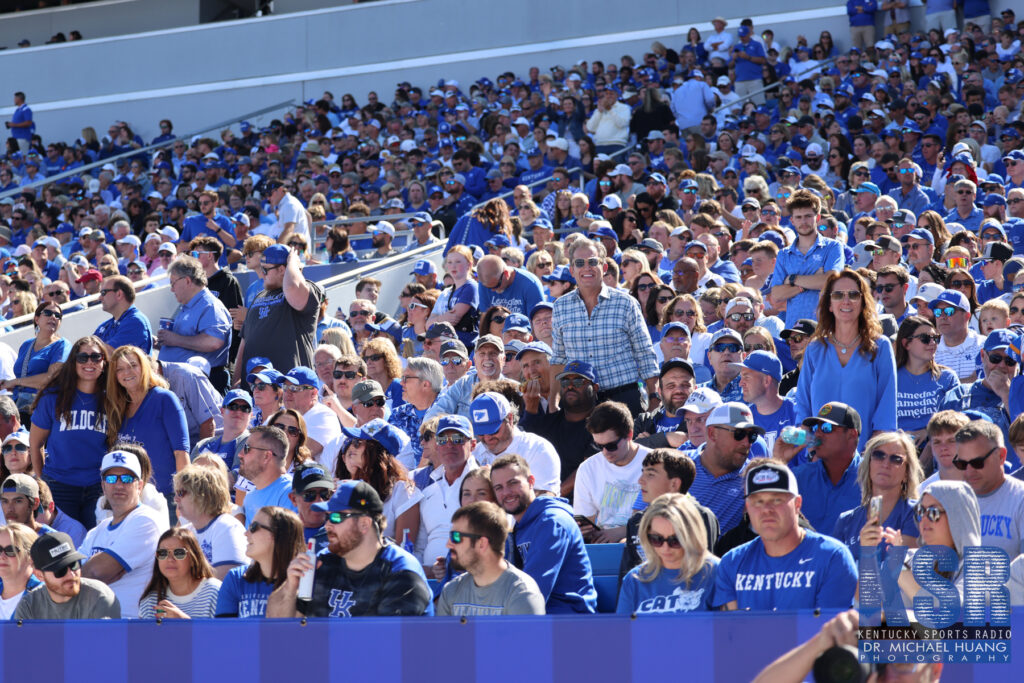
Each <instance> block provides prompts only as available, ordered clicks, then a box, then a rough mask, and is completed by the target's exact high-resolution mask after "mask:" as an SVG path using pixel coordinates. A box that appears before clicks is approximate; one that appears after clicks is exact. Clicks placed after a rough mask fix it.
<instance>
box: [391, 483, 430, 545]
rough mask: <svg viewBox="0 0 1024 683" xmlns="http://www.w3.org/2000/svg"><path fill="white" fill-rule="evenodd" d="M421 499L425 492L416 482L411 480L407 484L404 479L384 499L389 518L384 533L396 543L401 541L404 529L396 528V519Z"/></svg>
mask: <svg viewBox="0 0 1024 683" xmlns="http://www.w3.org/2000/svg"><path fill="white" fill-rule="evenodd" d="M421 500H423V492H422V491H420V490H419V489H418V488H416V485H415V484H413V483H412V482H409V484H408V485H406V483H405V482H402V481H397V482H395V485H394V487H392V489H391V495H390V496H389V497H388V499H387V500H386V501H384V517H385V519H387V526H386V527H385V528H384V535H385V536H387V537H388V538H391V539H393V540H394V541H395V542H396V543H401V542H402V531H403V530H402V529H396V528H395V520H397V519H398V518H399V517H400V516H401V515H402V514H404V513H405V511H406V510H408V509H409V508H411V507H412V506H413V505H418V504H419V502H420V501H421Z"/></svg>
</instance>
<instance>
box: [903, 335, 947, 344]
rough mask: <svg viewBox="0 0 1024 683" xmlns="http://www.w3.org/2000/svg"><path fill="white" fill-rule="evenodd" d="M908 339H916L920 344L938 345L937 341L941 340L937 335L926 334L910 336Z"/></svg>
mask: <svg viewBox="0 0 1024 683" xmlns="http://www.w3.org/2000/svg"><path fill="white" fill-rule="evenodd" d="M910 338H911V339H917V340H918V341H920V342H921V343H922V344H938V343H939V340H940V339H942V336H941V335H938V334H928V333H926V332H922V333H921V334H912V335H910Z"/></svg>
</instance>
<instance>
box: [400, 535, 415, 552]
mask: <svg viewBox="0 0 1024 683" xmlns="http://www.w3.org/2000/svg"><path fill="white" fill-rule="evenodd" d="M413 548H414V546H413V542H412V540H410V538H409V530H408V529H402V550H404V551H405V552H407V553H409V554H412V551H413Z"/></svg>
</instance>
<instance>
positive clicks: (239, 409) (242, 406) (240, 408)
mask: <svg viewBox="0 0 1024 683" xmlns="http://www.w3.org/2000/svg"><path fill="white" fill-rule="evenodd" d="M227 409H228V410H230V411H231V412H232V413H251V412H252V408H251V407H250V406H249V404H248V403H229V404H228V405H227Z"/></svg>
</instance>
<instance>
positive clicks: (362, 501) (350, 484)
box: [310, 423, 384, 515]
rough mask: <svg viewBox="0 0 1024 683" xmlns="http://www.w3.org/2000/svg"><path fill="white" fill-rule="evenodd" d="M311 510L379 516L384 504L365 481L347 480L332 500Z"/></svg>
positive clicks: (340, 484)
mask: <svg viewBox="0 0 1024 683" xmlns="http://www.w3.org/2000/svg"><path fill="white" fill-rule="evenodd" d="M367 424H369V423H367ZM310 508H311V509H313V510H316V511H317V512H341V511H343V510H356V511H357V512H365V513H367V514H378V515H379V514H381V513H382V512H384V503H382V502H381V500H380V494H378V493H377V491H376V490H375V489H374V488H373V487H372V486H370V485H369V484H367V483H366V482H365V481H360V480H356V479H346V480H345V481H343V482H341V483H339V484H338V488H337V489H335V491H334V495H333V496H331V497H330V499H328V500H327V501H326V502H323V503H313V505H311V506H310Z"/></svg>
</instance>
